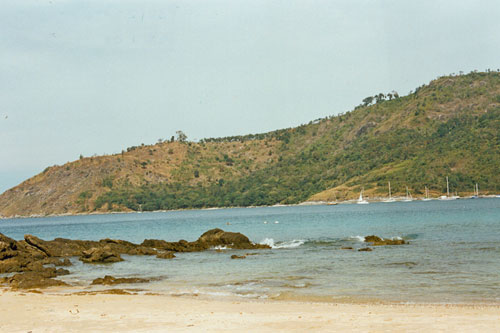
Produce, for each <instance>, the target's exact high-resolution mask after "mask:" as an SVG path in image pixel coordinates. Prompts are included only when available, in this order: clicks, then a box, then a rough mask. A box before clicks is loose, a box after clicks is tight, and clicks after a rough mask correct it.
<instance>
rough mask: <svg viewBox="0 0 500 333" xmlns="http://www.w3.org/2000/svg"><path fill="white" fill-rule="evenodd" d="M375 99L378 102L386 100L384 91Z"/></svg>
mask: <svg viewBox="0 0 500 333" xmlns="http://www.w3.org/2000/svg"><path fill="white" fill-rule="evenodd" d="M375 100H376V103H378V102H381V101H383V100H385V95H384V94H383V93H380V94H378V95H376V96H375Z"/></svg>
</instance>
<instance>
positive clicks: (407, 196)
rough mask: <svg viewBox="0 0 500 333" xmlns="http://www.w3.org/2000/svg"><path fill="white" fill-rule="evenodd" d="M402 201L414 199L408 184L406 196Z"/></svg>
mask: <svg viewBox="0 0 500 333" xmlns="http://www.w3.org/2000/svg"><path fill="white" fill-rule="evenodd" d="M401 201H404V202H409V201H413V198H412V197H411V194H410V191H408V186H406V198H404V199H403V200H401Z"/></svg>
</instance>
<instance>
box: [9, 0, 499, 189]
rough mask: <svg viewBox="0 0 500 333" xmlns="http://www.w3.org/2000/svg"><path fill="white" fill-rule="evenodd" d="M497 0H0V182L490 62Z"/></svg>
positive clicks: (268, 125)
mask: <svg viewBox="0 0 500 333" xmlns="http://www.w3.org/2000/svg"><path fill="white" fill-rule="evenodd" d="M499 17H500V2H499V1H494V0H493V1H478V0H474V1H451V0H450V1H436V0H432V1H401V0H394V1H374V0H369V1H354V0H345V1H333V0H330V1H314V0H303V1H295V0H285V1H275V0H272V1H271V0H266V1H259V0H247V1H239V0H220V1H212V0H196V1H193V0H180V1H168V0H158V1H153V0H136V1H131V0H3V1H1V2H0V192H3V191H4V190H6V189H8V188H10V187H12V186H14V185H16V184H18V183H20V182H21V181H22V180H24V179H26V178H28V177H30V176H33V175H34V174H36V173H38V172H41V171H42V170H43V169H44V168H45V167H47V166H49V165H53V164H62V163H65V162H67V161H72V160H75V159H77V158H78V156H79V155H80V154H83V155H85V156H89V155H92V154H94V153H97V154H103V153H114V152H119V151H121V150H122V149H125V148H126V147H128V146H132V145H138V144H141V143H146V144H148V143H154V142H156V141H157V139H158V138H169V137H170V136H172V135H174V134H175V131H176V130H179V129H180V130H183V131H184V132H185V133H186V134H187V135H188V138H189V139H201V138H203V137H216V136H227V135H237V134H247V133H258V132H265V131H269V130H273V129H278V128H285V127H290V126H296V125H299V124H301V123H307V122H309V121H310V120H313V119H316V118H320V117H324V116H327V115H332V114H337V113H339V112H344V111H346V110H350V109H352V108H353V107H354V106H355V105H357V104H359V103H360V101H361V100H362V99H363V98H364V97H366V96H369V95H374V94H375V93H379V92H389V91H391V90H396V91H398V92H399V93H400V94H402V95H403V94H407V93H408V92H409V91H410V90H412V89H414V88H415V87H417V86H419V85H421V84H423V83H428V82H429V81H430V80H432V79H434V78H436V77H437V76H440V75H443V74H449V73H452V72H455V73H458V72H459V71H460V70H462V71H464V72H469V71H471V70H474V69H478V70H485V69H486V68H492V69H493V68H494V69H496V68H498V67H500V20H499V19H498V18H499Z"/></svg>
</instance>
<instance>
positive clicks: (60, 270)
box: [56, 268, 69, 276]
mask: <svg viewBox="0 0 500 333" xmlns="http://www.w3.org/2000/svg"><path fill="white" fill-rule="evenodd" d="M68 274H69V271H68V270H67V269H64V268H58V269H56V275H57V276H59V275H68Z"/></svg>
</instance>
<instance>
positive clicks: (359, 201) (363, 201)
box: [357, 189, 368, 205]
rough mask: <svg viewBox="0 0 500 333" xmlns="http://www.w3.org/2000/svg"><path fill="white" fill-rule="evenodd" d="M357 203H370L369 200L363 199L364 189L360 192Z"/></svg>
mask: <svg viewBox="0 0 500 333" xmlns="http://www.w3.org/2000/svg"><path fill="white" fill-rule="evenodd" d="M357 204H358V205H367V204H368V201H366V200H365V199H363V189H361V192H360V193H359V199H358V202H357Z"/></svg>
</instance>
